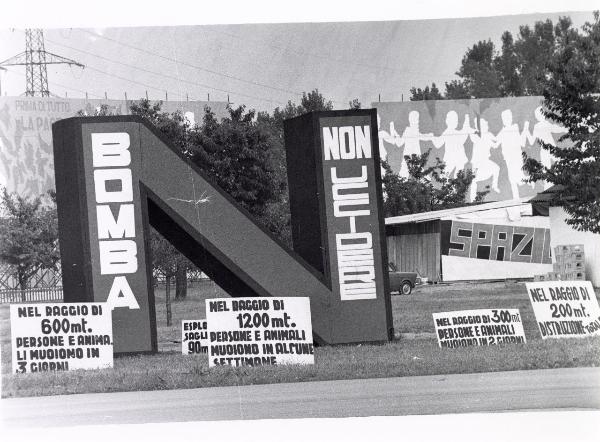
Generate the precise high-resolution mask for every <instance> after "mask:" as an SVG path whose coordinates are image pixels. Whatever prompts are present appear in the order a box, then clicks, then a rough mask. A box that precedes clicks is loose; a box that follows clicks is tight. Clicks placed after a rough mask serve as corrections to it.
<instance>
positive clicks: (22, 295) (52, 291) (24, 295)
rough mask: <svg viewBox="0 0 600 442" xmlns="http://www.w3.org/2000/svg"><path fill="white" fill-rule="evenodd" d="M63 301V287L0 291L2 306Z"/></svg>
mask: <svg viewBox="0 0 600 442" xmlns="http://www.w3.org/2000/svg"><path fill="white" fill-rule="evenodd" d="M62 300H63V289H62V287H49V288H34V289H25V290H23V291H21V290H0V304H7V303H19V302H41V301H46V302H48V301H51V302H52V301H59V302H62Z"/></svg>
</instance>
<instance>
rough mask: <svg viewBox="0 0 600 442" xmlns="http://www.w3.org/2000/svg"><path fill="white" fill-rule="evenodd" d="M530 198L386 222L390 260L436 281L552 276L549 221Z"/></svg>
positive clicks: (400, 267)
mask: <svg viewBox="0 0 600 442" xmlns="http://www.w3.org/2000/svg"><path fill="white" fill-rule="evenodd" d="M528 199H529V198H521V199H515V200H505V201H498V202H491V203H485V204H478V205H469V206H463V207H458V208H453V209H444V210H437V211H433V212H423V213H417V214H412V215H403V216H395V217H389V218H386V220H385V224H386V238H387V247H388V257H389V260H390V262H393V263H394V264H395V265H396V267H397V268H398V269H399V270H400V271H415V272H417V273H419V274H420V275H421V276H422V277H426V278H427V279H428V280H430V281H434V282H439V281H461V280H490V279H513V278H514V279H520V278H531V277H533V275H535V274H540V273H547V272H550V271H552V261H551V254H550V253H551V252H550V222H549V219H548V217H547V216H534V215H533V214H532V207H531V204H530V203H529V202H528ZM490 261H493V265H490V264H492V263H491V262H490Z"/></svg>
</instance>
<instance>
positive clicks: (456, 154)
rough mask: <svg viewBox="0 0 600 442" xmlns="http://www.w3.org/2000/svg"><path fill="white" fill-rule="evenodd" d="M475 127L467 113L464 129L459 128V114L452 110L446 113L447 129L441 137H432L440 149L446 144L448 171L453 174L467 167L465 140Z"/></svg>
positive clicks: (449, 174) (445, 157)
mask: <svg viewBox="0 0 600 442" xmlns="http://www.w3.org/2000/svg"><path fill="white" fill-rule="evenodd" d="M474 132H475V129H472V128H471V125H470V122H469V114H466V115H465V121H464V123H463V127H462V129H458V114H457V113H456V111H453V110H452V111H450V112H448V114H447V115H446V129H445V130H444V132H442V134H441V135H440V136H439V137H432V139H431V141H432V142H433V145H434V146H435V147H436V148H438V149H440V148H441V147H442V146H445V147H446V149H445V150H444V158H443V160H444V163H446V172H447V173H448V176H452V175H453V174H455V173H456V172H458V171H459V170H463V169H464V168H465V164H467V161H468V159H467V155H466V154H465V141H467V138H468V137H469V135H470V134H472V133H474Z"/></svg>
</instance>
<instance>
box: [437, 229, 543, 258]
mask: <svg viewBox="0 0 600 442" xmlns="http://www.w3.org/2000/svg"><path fill="white" fill-rule="evenodd" d="M441 246H442V255H446V256H460V257H463V258H472V259H485V260H491V261H510V262H520V263H529V264H552V258H551V257H550V249H551V247H550V229H546V228H543V227H530V226H522V225H515V224H513V225H500V224H486V223H479V222H468V221H458V220H453V221H442V244H441Z"/></svg>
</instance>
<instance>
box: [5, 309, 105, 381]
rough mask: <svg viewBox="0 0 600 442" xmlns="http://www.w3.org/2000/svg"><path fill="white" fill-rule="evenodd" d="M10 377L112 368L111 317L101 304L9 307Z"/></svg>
mask: <svg viewBox="0 0 600 442" xmlns="http://www.w3.org/2000/svg"><path fill="white" fill-rule="evenodd" d="M10 330H11V332H10V334H11V343H12V369H13V372H14V373H32V372H39V371H67V370H77V369H94V368H107V367H112V366H113V343H112V315H111V310H110V308H107V307H106V306H105V305H104V304H103V303H65V304H13V305H11V306H10Z"/></svg>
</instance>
